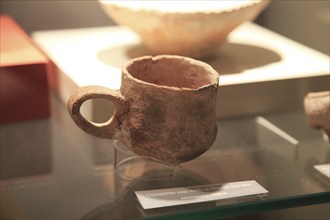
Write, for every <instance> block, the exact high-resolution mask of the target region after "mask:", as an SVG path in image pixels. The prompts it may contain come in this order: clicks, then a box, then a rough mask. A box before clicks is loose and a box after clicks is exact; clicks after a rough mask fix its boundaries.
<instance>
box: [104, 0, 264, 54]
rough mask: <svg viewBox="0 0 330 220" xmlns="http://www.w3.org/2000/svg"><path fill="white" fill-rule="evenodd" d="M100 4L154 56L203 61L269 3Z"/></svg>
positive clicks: (255, 0)
mask: <svg viewBox="0 0 330 220" xmlns="http://www.w3.org/2000/svg"><path fill="white" fill-rule="evenodd" d="M99 2H100V4H101V6H102V8H103V9H104V11H105V12H106V13H107V14H108V15H109V16H110V17H111V18H112V19H113V20H114V21H115V22H116V23H117V24H119V25H125V26H128V27H130V28H131V29H132V30H133V31H135V32H136V33H137V34H138V35H139V36H140V37H141V39H142V41H143V43H144V44H145V46H146V47H147V49H149V52H150V53H151V54H152V55H156V54H176V55H182V56H189V57H193V58H202V57H207V56H211V55H213V54H214V53H215V51H217V49H218V47H219V46H220V45H221V44H222V43H223V42H224V41H225V39H226V37H227V35H228V34H229V33H230V32H231V31H232V30H233V29H235V28H236V27H237V26H239V25H240V24H241V23H243V22H245V21H250V20H253V19H254V18H255V17H256V16H257V15H259V13H260V12H261V11H262V10H263V9H264V8H265V7H266V6H267V5H268V3H269V0H240V1H236V0H226V1H215V0H213V1H109V0H99Z"/></svg>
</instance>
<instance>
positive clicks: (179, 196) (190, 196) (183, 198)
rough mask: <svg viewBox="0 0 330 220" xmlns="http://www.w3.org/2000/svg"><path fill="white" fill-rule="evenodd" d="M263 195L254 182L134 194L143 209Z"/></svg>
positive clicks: (146, 191)
mask: <svg viewBox="0 0 330 220" xmlns="http://www.w3.org/2000/svg"><path fill="white" fill-rule="evenodd" d="M264 193H268V191H267V190H266V189H265V188H263V187H262V186H261V185H260V184H258V183H257V182H256V181H255V180H249V181H240V182H230V183H225V184H213V185H203V186H192V187H179V188H170V189H156V190H144V191H136V192H135V194H136V196H137V198H138V199H139V202H140V203H141V205H142V207H143V208H144V209H153V208H161V207H168V206H176V205H184V204H192V203H198V202H207V201H213V200H220V199H229V198H235V197H241V196H249V195H257V194H264Z"/></svg>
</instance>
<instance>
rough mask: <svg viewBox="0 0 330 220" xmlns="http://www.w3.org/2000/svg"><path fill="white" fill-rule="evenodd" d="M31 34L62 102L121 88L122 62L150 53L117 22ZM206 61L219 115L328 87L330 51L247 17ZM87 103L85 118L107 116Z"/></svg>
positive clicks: (265, 108) (277, 106) (252, 109)
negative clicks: (88, 88)
mask: <svg viewBox="0 0 330 220" xmlns="http://www.w3.org/2000/svg"><path fill="white" fill-rule="evenodd" d="M32 38H33V40H34V41H35V42H36V43H37V45H38V46H39V47H40V48H41V49H42V50H43V51H44V52H45V53H46V54H47V55H48V56H49V57H50V58H51V60H52V61H53V62H54V63H55V65H56V66H57V68H58V93H59V96H60V98H61V100H62V101H63V102H64V103H66V102H67V100H68V98H69V96H70V94H71V93H72V92H73V91H74V90H75V89H77V88H78V87H81V86H85V85H102V86H106V87H109V88H112V89H119V88H120V83H121V82H120V78H121V70H120V68H121V66H122V65H123V64H125V63H126V62H127V61H128V60H130V59H132V58H135V57H139V56H143V55H148V52H147V51H146V50H145V48H144V47H143V45H142V44H141V41H140V38H139V37H138V36H137V35H136V34H134V33H133V32H131V31H130V30H129V29H127V28H125V27H121V26H109V27H95V28H83V29H67V30H51V31H37V32H34V33H33V34H32ZM205 62H207V63H209V64H210V65H212V66H213V67H214V68H215V69H216V70H217V71H218V72H219V74H220V83H219V85H220V87H219V103H220V104H219V107H218V110H217V114H218V116H235V115H238V114H244V113H246V114H254V113H258V112H264V111H270V110H272V109H280V105H281V102H282V101H281V99H283V98H284V99H285V98H288V97H289V98H290V99H292V100H295V101H294V104H293V106H295V107H297V106H300V102H302V100H300V99H302V97H303V95H304V94H305V93H307V92H309V91H316V90H325V89H329V83H328V82H327V80H329V68H330V67H329V56H327V55H324V54H322V53H320V52H317V51H315V50H313V49H310V48H308V47H306V46H304V45H301V44H299V43H297V42H295V41H293V40H290V39H288V38H285V37H283V36H281V35H279V34H276V33H274V32H272V31H270V30H267V29H265V28H263V27H261V26H258V25H256V24H254V23H250V22H248V23H245V24H242V25H241V26H240V27H238V28H237V29H236V30H235V31H233V32H232V33H231V34H230V35H229V37H228V42H227V43H226V44H225V45H223V47H221V48H220V49H219V52H218V54H217V56H216V57H214V58H212V59H208V60H205ZM284 81H285V82H284ZM285 89H288V91H285V92H284V90H285ZM288 92H289V93H288ZM285 96H288V97H285ZM270 100H272V101H271V103H270ZM286 101H287V100H286ZM90 103H91V104H90V105H89V106H88V105H86V106H84V107H85V108H86V110H85V113H84V114H85V115H86V117H87V118H88V117H90V118H91V119H95V120H96V121H97V120H98V118H101V120H102V118H103V116H102V115H106V116H105V117H108V116H109V113H108V112H107V111H109V110H111V106H107V107H105V106H104V105H105V104H104V103H103V102H102V101H101V102H100V101H94V102H90ZM283 103H287V102H283ZM100 106H103V107H100ZM99 110H100V111H99ZM110 115H111V114H110Z"/></svg>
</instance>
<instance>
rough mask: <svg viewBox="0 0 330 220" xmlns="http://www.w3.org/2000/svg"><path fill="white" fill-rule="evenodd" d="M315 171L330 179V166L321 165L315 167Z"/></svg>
mask: <svg viewBox="0 0 330 220" xmlns="http://www.w3.org/2000/svg"><path fill="white" fill-rule="evenodd" d="M314 168H315V169H317V170H318V171H319V172H321V173H322V174H324V175H325V176H327V177H328V178H330V164H329V163H328V164H320V165H315V166H314Z"/></svg>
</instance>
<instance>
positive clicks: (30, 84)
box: [0, 15, 50, 123]
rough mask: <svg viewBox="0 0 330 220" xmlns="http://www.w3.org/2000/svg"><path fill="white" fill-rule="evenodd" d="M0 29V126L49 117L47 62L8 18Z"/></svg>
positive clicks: (4, 17)
mask: <svg viewBox="0 0 330 220" xmlns="http://www.w3.org/2000/svg"><path fill="white" fill-rule="evenodd" d="M0 27H1V31H0V33H1V34H0V39H1V41H0V42H1V45H0V54H1V55H0V56H1V57H0V58H1V59H0V123H6V122H16V121H22V120H32V119H41V118H47V117H49V116H50V91H49V86H48V79H47V75H48V72H49V70H50V60H49V59H48V58H47V57H46V56H45V55H44V54H42V52H41V51H40V50H39V49H38V48H37V47H36V46H35V45H34V43H33V42H32V40H31V39H30V37H29V36H28V35H27V34H26V33H25V32H24V31H23V29H21V27H20V26H19V25H18V24H17V23H16V22H15V21H14V20H13V19H12V18H11V17H10V16H7V15H1V16H0Z"/></svg>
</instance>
